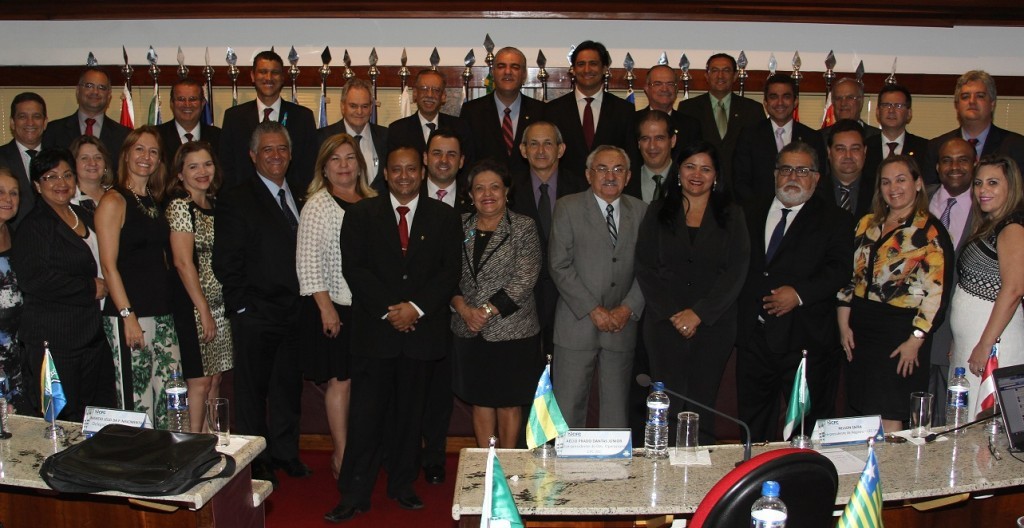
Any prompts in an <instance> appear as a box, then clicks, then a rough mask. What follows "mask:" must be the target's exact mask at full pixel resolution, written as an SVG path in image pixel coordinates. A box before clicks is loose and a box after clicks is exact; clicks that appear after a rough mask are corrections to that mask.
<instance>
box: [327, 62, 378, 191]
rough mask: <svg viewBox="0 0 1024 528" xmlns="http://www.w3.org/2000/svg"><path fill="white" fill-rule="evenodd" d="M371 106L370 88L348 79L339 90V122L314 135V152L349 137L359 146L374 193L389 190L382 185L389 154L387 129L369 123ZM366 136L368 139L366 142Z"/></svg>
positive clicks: (354, 79)
mask: <svg viewBox="0 0 1024 528" xmlns="http://www.w3.org/2000/svg"><path fill="white" fill-rule="evenodd" d="M374 104H376V101H374V100H373V86H372V85H371V84H370V83H369V82H367V81H365V80H363V79H359V78H352V79H349V80H348V82H346V83H345V86H344V87H343V88H342V89H341V121H338V122H337V123H334V124H333V125H331V126H329V127H325V128H321V129H320V130H318V131H317V133H316V137H317V145H318V147H317V151H319V150H320V148H319V145H323V144H324V141H326V140H327V138H329V137H331V136H333V135H336V134H348V135H350V136H352V137H354V138H356V141H358V142H359V150H360V151H362V153H363V159H365V160H366V170H367V172H368V174H367V175H366V177H367V180H368V181H369V183H370V187H372V188H373V190H375V191H377V193H378V194H379V193H384V192H387V190H388V184H387V182H385V181H384V159H385V157H386V156H387V151H388V129H387V128H385V127H382V126H380V125H378V124H375V123H371V122H370V116H372V115H373V109H374ZM367 136H369V138H367Z"/></svg>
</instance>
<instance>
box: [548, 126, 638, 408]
mask: <svg viewBox="0 0 1024 528" xmlns="http://www.w3.org/2000/svg"><path fill="white" fill-rule="evenodd" d="M586 172H587V182H589V183H590V189H589V190H585V191H582V192H579V193H576V194H572V195H569V196H566V197H564V198H562V199H560V200H558V202H557V203H556V204H555V212H554V216H553V218H552V222H551V225H552V227H551V240H550V242H549V247H548V259H549V264H550V272H551V277H552V279H553V280H554V282H555V286H557V287H558V293H559V295H560V296H559V298H558V304H557V306H556V307H555V330H554V344H555V352H554V356H555V358H554V366H553V367H552V370H553V375H554V380H553V381H554V384H553V385H554V392H555V398H556V399H557V400H558V406H559V407H560V408H561V409H562V415H563V416H564V417H565V420H566V422H567V423H568V424H569V427H575V428H579V427H585V426H586V420H587V403H588V401H587V400H588V397H589V395H590V382H591V380H592V379H593V377H594V368H595V367H597V366H598V365H600V378H599V386H600V399H601V413H600V423H599V427H626V426H627V419H626V399H627V396H628V395H629V387H630V382H629V378H630V373H631V371H632V367H633V350H634V347H635V346H636V332H637V324H636V323H637V321H638V320H639V319H640V314H641V312H642V311H643V308H644V299H643V295H642V294H641V293H640V286H639V285H638V284H637V282H636V277H635V275H634V273H633V254H634V250H635V247H636V236H637V232H638V229H639V227H640V221H641V220H642V219H643V216H644V212H646V210H647V204H645V203H644V202H643V201H641V200H640V199H638V198H634V197H632V196H629V195H623V194H622V191H623V190H624V189H625V188H626V184H627V183H628V182H629V177H630V172H629V157H628V156H627V155H626V152H625V151H624V150H622V149H620V148H618V147H614V146H611V145H601V146H599V147H597V148H596V149H595V150H594V151H593V152H591V154H590V155H589V156H588V157H587V171H586Z"/></svg>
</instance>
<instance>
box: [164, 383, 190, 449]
mask: <svg viewBox="0 0 1024 528" xmlns="http://www.w3.org/2000/svg"><path fill="white" fill-rule="evenodd" d="M164 392H166V393H167V429H168V430H169V431H174V432H176V433H189V432H192V427H191V426H190V424H189V418H188V388H187V387H186V385H185V380H184V379H183V378H182V377H181V370H180V369H178V368H175V369H174V371H173V372H171V379H170V380H169V381H168V382H167V386H166V387H164Z"/></svg>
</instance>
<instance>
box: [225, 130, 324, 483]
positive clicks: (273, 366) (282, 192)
mask: <svg viewBox="0 0 1024 528" xmlns="http://www.w3.org/2000/svg"><path fill="white" fill-rule="evenodd" d="M252 145H253V149H252V150H251V151H250V156H251V160H252V163H253V164H254V165H255V168H256V175H254V176H252V177H251V178H249V179H248V180H246V181H244V182H242V183H239V184H238V185H236V186H234V187H232V188H229V189H225V190H224V191H222V192H221V194H220V196H219V200H218V201H217V225H216V236H215V242H214V245H213V272H214V274H216V276H217V280H219V281H220V282H221V284H223V285H224V306H225V308H226V312H227V314H228V317H229V318H230V320H231V332H232V339H233V340H234V346H235V403H234V406H235V429H236V430H237V431H238V432H239V433H241V434H249V435H256V436H262V437H264V438H266V440H267V449H266V450H265V451H263V453H261V454H260V457H259V458H257V459H256V460H255V461H253V465H252V472H253V478H258V479H262V480H270V481H271V482H275V483H276V482H277V479H276V477H275V476H274V472H273V467H274V466H276V467H279V468H281V469H284V470H285V472H286V473H288V474H289V475H291V476H293V477H301V476H306V475H308V474H309V473H310V471H309V468H308V467H306V465H305V464H303V463H302V461H300V460H299V415H300V411H301V397H302V373H301V370H300V367H299V351H298V350H297V345H296V338H297V332H298V324H299V320H298V313H299V309H298V306H299V280H298V277H297V275H296V272H295V236H296V229H297V228H298V217H299V211H300V209H301V204H302V201H301V199H300V198H299V197H300V196H302V195H301V194H297V193H296V192H295V190H294V189H295V188H294V187H293V186H292V185H291V183H290V182H289V181H288V180H287V178H286V177H285V175H286V174H287V172H288V165H289V161H290V160H291V141H290V139H289V137H288V131H287V129H286V128H285V127H284V126H283V125H281V124H280V123H278V122H276V121H266V122H263V123H260V124H259V125H257V127H256V130H254V131H253V137H252ZM268 407H269V415H270V418H269V426H268V424H267V414H268V412H267V411H268Z"/></svg>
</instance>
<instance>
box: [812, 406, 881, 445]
mask: <svg viewBox="0 0 1024 528" xmlns="http://www.w3.org/2000/svg"><path fill="white" fill-rule="evenodd" d="M871 437H874V439H875V440H876V441H881V440H882V439H883V438H884V437H883V434H882V417H881V416H879V415H877V414H876V415H874V416H854V417H851V418H828V419H825V420H818V421H817V422H816V423H815V424H814V431H813V432H812V433H811V439H813V440H817V441H818V442H819V443H821V445H823V446H834V445H850V444H863V443H865V442H867V440H868V438H871Z"/></svg>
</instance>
